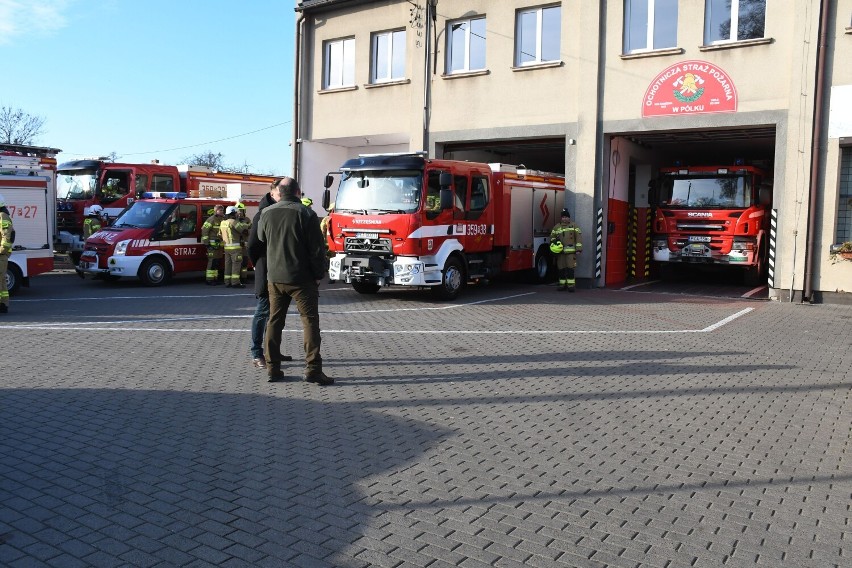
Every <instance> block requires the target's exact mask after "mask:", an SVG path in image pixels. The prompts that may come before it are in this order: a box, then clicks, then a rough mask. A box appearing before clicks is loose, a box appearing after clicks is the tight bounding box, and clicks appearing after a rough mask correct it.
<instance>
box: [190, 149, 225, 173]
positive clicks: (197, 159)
mask: <svg viewBox="0 0 852 568" xmlns="http://www.w3.org/2000/svg"><path fill="white" fill-rule="evenodd" d="M181 163H183V164H189V165H190V166H205V167H208V168H213V169H214V170H219V171H230V170H231V168H229V167H228V166H226V165H225V162H224V156H222V152H215V153H214V152H212V151H211V150H207V151H206V152H201V153H200V154H195V155H193V156H188V157H186V158H184V159H183V160H181Z"/></svg>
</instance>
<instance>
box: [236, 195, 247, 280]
mask: <svg viewBox="0 0 852 568" xmlns="http://www.w3.org/2000/svg"><path fill="white" fill-rule="evenodd" d="M234 207H236V208H237V223H238V224H239V225H240V254H242V256H243V260H242V264H241V265H240V282H241V283H243V284H245V283H246V280H247V279H248V251H247V250H246V243H248V237H249V232H250V231H251V219H249V218H248V216H247V215H246V204H245V203H243V202H242V201H237V202H236V203H235V204H234Z"/></svg>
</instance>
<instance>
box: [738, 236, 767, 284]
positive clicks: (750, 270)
mask: <svg viewBox="0 0 852 568" xmlns="http://www.w3.org/2000/svg"><path fill="white" fill-rule="evenodd" d="M764 250H765V249H764V247H763V242H762V241H761V243H760V249H758V251H757V252H758V255H757V264H755V265H754V266H749V267H747V268H746V269H745V273H743V283H744V284H745V285H746V286H760V285H761V284H762V283H763V280H764V278H766V259H765V258H764V256H765V255H764V253H763V251H764Z"/></svg>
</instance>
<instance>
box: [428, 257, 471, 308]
mask: <svg viewBox="0 0 852 568" xmlns="http://www.w3.org/2000/svg"><path fill="white" fill-rule="evenodd" d="M466 284H467V277H466V276H465V273H464V268H463V267H462V263H461V261H460V260H459V259H458V258H456V257H454V256H451V257H450V258H448V259H447V264H445V265H444V270H443V272H441V283H440V284H439V285H437V286H435V287H433V288H432V293H433V294H435V296H437V297H438V298H440V299H442V300H455V299H456V298H457V297H458V295H459V293H461V291H462V290H464V287H465V285H466Z"/></svg>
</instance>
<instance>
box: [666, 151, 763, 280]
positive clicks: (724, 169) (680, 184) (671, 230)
mask: <svg viewBox="0 0 852 568" xmlns="http://www.w3.org/2000/svg"><path fill="white" fill-rule="evenodd" d="M652 183H653V182H652ZM651 198H652V203H651V205H652V206H653V207H655V208H656V212H655V214H654V221H653V225H652V234H653V236H652V248H653V260H654V261H655V262H657V263H660V268H661V270H665V267H666V266H670V265H672V264H674V263H681V264H685V263H700V264H715V265H728V266H742V267H743V268H744V270H745V280H746V283H747V284H750V285H756V284H758V283H759V281H760V279H761V278H762V277H763V275H764V272H765V269H766V259H767V253H768V247H767V240H768V236H769V218H770V214H769V213H770V208H771V206H772V185H771V181H770V179H769V177H768V176H767V174H766V173H765V172H764V171H763V170H761V169H759V168H757V167H754V166H746V165H732V166H690V167H683V168H680V167H675V168H664V169H662V170H661V171H660V177H659V179H658V180H656V187H655V188H654V190H653V191H652V192H651Z"/></svg>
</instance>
